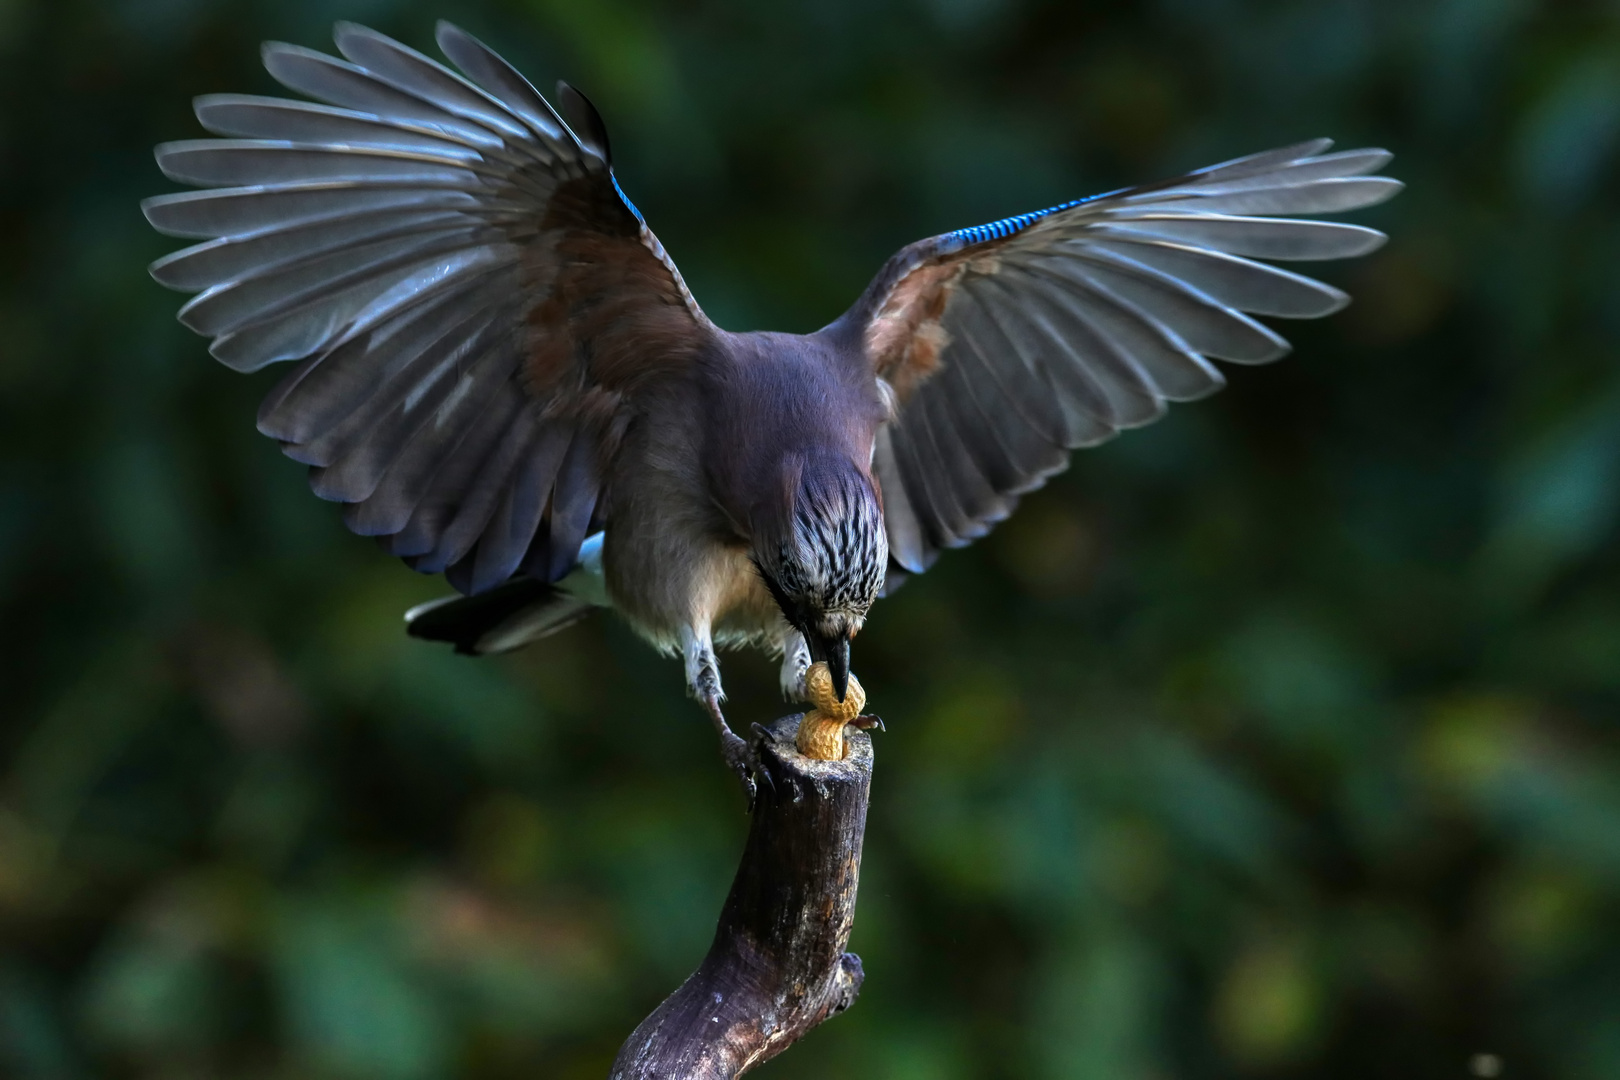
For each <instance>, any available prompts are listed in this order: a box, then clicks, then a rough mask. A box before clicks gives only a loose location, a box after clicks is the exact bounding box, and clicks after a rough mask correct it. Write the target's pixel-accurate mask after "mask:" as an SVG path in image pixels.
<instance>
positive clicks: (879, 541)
mask: <svg viewBox="0 0 1620 1080" xmlns="http://www.w3.org/2000/svg"><path fill="white" fill-rule="evenodd" d="M783 479H784V482H783V485H782V488H781V494H782V496H783V502H782V503H781V504H780V505H776V506H772V507H770V508H768V509H767V510H766V512H764V513H762V514H761V515H760V518H759V520H758V521H757V523H756V526H755V532H754V565H755V566H757V567H758V568H759V572H760V575H761V576H762V577H764V579H765V584H766V585H767V586H768V587H769V588H770V590H771V595H772V596H774V597H775V598H776V603H777V605H778V606H779V607H781V609H782V614H783V616H785V617H786V618H787V621H788V622H789V623H790V624H791V625H792V626H794V627H795V628H797V629H798V631H799V632H800V633H802V634H803V635H804V640H805V642H806V644H808V645H809V646H810V655H811V657H812V658H813V659H815V660H824V661H826V663H827V667H828V668H829V670H830V671H831V674H832V679H833V691H834V692H835V693H836V694H837V695H838V700H839V701H843V700H844V691H845V689H846V688H847V687H848V685H849V640H850V638H852V637H854V636H855V634H856V633H857V632H858V631H859V630H860V628H861V624H862V623H864V622H865V621H866V612H867V610H868V609H869V608H871V606H872V603H873V601H875V600H876V599H877V596H878V590H879V589H881V588H882V587H883V575H884V571H885V570H886V569H887V567H888V563H889V541H888V536H887V534H886V533H885V532H884V527H883V508H882V505H881V504H880V503H879V501H878V495H877V491H876V489H875V488H874V487H873V484H872V479H871V477H870V476H869V475H868V474H867V473H866V471H865V470H863V469H861V468H860V467H858V466H857V465H855V464H854V463H853V462H851V461H848V460H846V459H842V458H837V457H812V458H795V459H793V460H791V461H790V462H789V464H788V467H787V470H786V472H785V474H784V478H783Z"/></svg>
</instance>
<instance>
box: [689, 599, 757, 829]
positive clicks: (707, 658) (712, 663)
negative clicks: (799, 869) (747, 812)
mask: <svg viewBox="0 0 1620 1080" xmlns="http://www.w3.org/2000/svg"><path fill="white" fill-rule="evenodd" d="M681 655H682V657H683V658H684V659H685V661H686V687H687V690H688V691H690V693H691V694H692V696H693V697H695V698H697V700H698V703H699V704H701V705H702V706H703V708H704V711H706V712H707V713H708V714H709V720H710V721H711V722H712V723H713V724H714V730H715V734H717V735H719V736H720V756H721V757H723V758H725V759H726V764H727V765H729V766H731V771H732V772H734V773H736V774H737V778H738V779H739V780H741V781H742V786H743V792H744V794H746V795H747V796H748V804H749V805H750V806H752V805H753V803H754V793H755V790H756V789H755V786H754V777H753V773H754V769H755V767H756V765H757V763H756V762H755V760H754V753H753V751H752V750H750V749H749V748H748V744H747V743H746V742H744V741H743V740H742V739H740V738H738V737H737V733H736V732H735V731H732V730H731V725H730V724H728V723H726V717H725V714H724V713H722V712H721V711H720V703H721V702H722V701H724V700H726V692H725V690H723V689H721V686H720V659H719V658H718V657H717V656H715V655H714V641H713V639H712V638H711V637H710V634H709V628H708V627H707V626H693V627H683V628H682V629H681Z"/></svg>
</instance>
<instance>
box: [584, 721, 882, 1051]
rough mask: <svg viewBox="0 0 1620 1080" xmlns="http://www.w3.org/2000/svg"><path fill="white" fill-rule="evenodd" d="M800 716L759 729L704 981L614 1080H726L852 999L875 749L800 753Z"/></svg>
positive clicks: (655, 1018) (698, 979)
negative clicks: (752, 788)
mask: <svg viewBox="0 0 1620 1080" xmlns="http://www.w3.org/2000/svg"><path fill="white" fill-rule="evenodd" d="M798 726H799V717H798V716H789V717H784V718H783V719H781V720H778V721H776V722H775V723H773V724H771V725H770V726H769V727H768V728H766V727H756V728H755V732H756V740H755V744H754V745H755V750H756V751H757V753H758V755H759V760H760V763H761V767H762V768H763V769H764V771H765V773H766V778H765V779H763V780H762V782H761V783H760V786H759V797H758V799H757V800H756V801H755V804H754V811H753V821H752V823H751V824H750V826H749V830H748V843H747V845H746V847H745V848H744V849H743V856H742V863H741V864H740V865H739V866H738V867H737V877H736V879H735V880H734V881H733V882H732V884H731V895H730V896H728V897H727V898H726V905H725V907H724V909H722V911H721V912H720V923H719V926H718V927H717V928H716V930H715V935H714V944H713V945H711V946H710V947H709V953H708V955H707V956H705V957H704V958H703V963H702V964H701V965H699V967H698V969H697V971H695V972H693V973H692V975H691V977H690V978H688V979H687V980H686V982H684V983H683V984H681V987H680V989H678V990H676V991H675V993H673V994H671V995H670V996H669V998H668V999H667V1000H665V1001H664V1003H663V1004H662V1005H660V1006H658V1008H657V1009H655V1010H653V1013H652V1015H650V1016H648V1017H647V1019H645V1020H643V1021H642V1022H641V1024H640V1026H638V1027H637V1028H636V1030H635V1032H634V1033H633V1034H632V1035H631V1036H630V1038H629V1039H627V1040H626V1041H625V1044H624V1046H623V1048H621V1049H620V1051H619V1056H618V1059H617V1060H616V1061H615V1062H614V1063H613V1072H612V1080H731V1078H732V1077H735V1076H740V1075H742V1074H743V1073H744V1072H746V1071H748V1070H749V1069H751V1068H753V1067H754V1066H755V1065H758V1064H760V1063H761V1062H763V1061H768V1060H769V1059H771V1058H773V1057H775V1056H776V1055H777V1054H780V1053H781V1052H782V1051H783V1050H785V1049H787V1048H788V1047H789V1046H791V1045H792V1044H793V1043H794V1042H795V1041H797V1040H798V1039H800V1038H801V1037H803V1036H804V1035H805V1033H806V1032H808V1031H809V1030H810V1029H811V1028H813V1027H815V1026H816V1025H817V1024H819V1023H821V1022H822V1021H823V1020H825V1019H827V1018H828V1017H829V1016H832V1015H834V1014H836V1013H840V1012H843V1011H844V1010H845V1009H847V1008H849V1007H850V1005H851V1004H853V1003H854V1001H855V995H856V994H857V993H858V992H859V991H860V988H861V980H862V978H863V974H862V972H861V961H860V958H859V957H857V956H856V955H855V954H854V953H846V952H845V951H844V946H846V945H847V944H848V943H849V931H850V927H851V926H852V925H853V924H854V920H855V887H856V884H857V883H858V881H859V878H860V869H861V839H862V836H863V834H864V833H865V831H866V803H867V798H868V795H869V794H870V791H871V784H872V740H871V738H870V737H869V736H868V735H867V734H866V733H865V732H862V731H857V730H853V729H852V730H850V732H849V733H848V736H847V738H848V743H849V750H848V755H847V756H846V757H845V758H844V759H843V760H841V761H816V760H814V759H811V758H807V757H805V756H804V755H803V754H801V753H799V751H798V749H797V748H796V747H795V746H794V736H795V734H796V732H797V729H798Z"/></svg>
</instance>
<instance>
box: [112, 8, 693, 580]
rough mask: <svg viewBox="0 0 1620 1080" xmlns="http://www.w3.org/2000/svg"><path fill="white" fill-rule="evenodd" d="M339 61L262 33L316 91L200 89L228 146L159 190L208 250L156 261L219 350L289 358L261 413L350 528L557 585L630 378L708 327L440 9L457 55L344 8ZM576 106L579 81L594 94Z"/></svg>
mask: <svg viewBox="0 0 1620 1080" xmlns="http://www.w3.org/2000/svg"><path fill="white" fill-rule="evenodd" d="M334 36H335V40H336V42H337V46H338V50H339V51H340V52H341V53H342V58H338V57H334V56H327V55H325V54H322V53H319V52H315V51H313V50H309V49H303V48H299V47H297V46H292V45H284V44H277V43H271V44H268V45H266V46H265V47H264V50H263V57H264V62H265V67H266V69H267V70H268V71H269V72H270V74H271V75H272V76H273V77H274V78H276V79H277V80H278V81H279V82H280V83H281V84H282V85H284V86H286V87H288V88H289V89H291V90H294V91H296V92H299V93H301V94H304V95H306V96H307V97H309V98H312V99H314V101H290V100H282V99H278V98H268V97H259V96H254V95H244V94H210V95H206V96H204V97H201V98H198V99H197V102H196V113H197V117H198V119H199V121H200V122H201V123H202V125H203V126H204V128H206V129H207V130H208V131H210V132H212V133H213V134H215V135H218V136H221V137H220V138H213V139H193V140H185V141H181V142H173V143H165V144H163V145H162V146H159V147H158V148H157V159H158V164H159V167H160V168H161V169H162V170H163V172H164V173H165V175H167V176H169V177H170V178H171V179H174V180H177V181H180V182H182V183H187V184H192V185H197V186H200V187H203V188H205V189H208V190H203V191H195V192H184V193H177V194H173V195H163V196H159V197H157V198H154V199H149V200H147V201H146V202H145V203H144V204H143V209H144V210H145V212H146V214H147V217H148V219H149V220H150V221H151V222H152V224H153V226H154V227H156V228H157V229H159V230H160V231H162V232H165V233H169V234H171V235H175V236H183V237H187V238H190V239H194V240H201V241H203V242H202V243H198V244H196V245H194V246H192V247H190V248H187V249H185V250H183V251H179V252H176V253H174V254H173V255H169V256H167V257H165V258H163V259H160V260H158V261H157V262H156V263H154V264H153V266H152V274H153V276H154V277H155V278H156V279H157V280H158V281H159V282H161V283H162V284H165V285H168V286H171V287H174V288H177V289H182V290H185V291H188V292H194V293H196V294H197V295H196V296H194V297H193V298H192V299H191V300H190V301H189V302H188V303H187V304H186V305H185V306H184V307H182V309H181V312H180V318H181V321H182V322H184V323H185V324H186V325H187V326H189V327H191V328H192V329H194V330H196V331H197V332H198V333H201V334H204V335H206V336H209V337H211V338H212V339H213V341H212V344H211V346H210V351H211V352H212V353H213V354H214V356H215V357H217V358H218V359H219V360H221V361H222V362H223V363H225V364H227V365H229V366H231V367H233V368H236V369H237V370H241V371H253V370H257V369H258V368H261V367H264V366H266V365H268V364H272V363H276V362H280V361H296V362H297V363H296V366H295V367H294V368H293V370H292V371H291V373H290V374H289V375H287V376H286V377H285V378H283V379H282V380H281V382H280V383H278V384H277V386H276V387H275V389H273V390H272V391H271V392H270V394H269V395H268V396H267V397H266V398H265V400H264V402H263V404H262V405H261V407H260V411H259V427H260V429H261V430H262V431H263V432H265V433H266V434H268V435H270V436H272V437H274V438H276V439H278V440H279V441H280V442H281V443H282V447H283V450H284V451H285V452H286V453H287V454H288V455H289V456H291V457H293V458H294V459H296V460H299V461H302V462H304V463H306V464H308V465H310V466H311V473H310V482H311V485H312V487H313V488H314V489H315V492H316V494H318V495H320V496H322V497H323V498H327V499H332V500H336V501H339V502H343V503H345V504H347V505H346V508H345V510H344V520H345V522H346V523H347V524H348V525H349V527H350V528H351V529H353V530H354V531H356V532H359V533H362V534H365V535H371V536H377V537H378V538H379V539H380V542H381V543H382V545H383V546H384V547H385V548H386V549H387V550H389V551H391V552H393V553H394V554H396V555H399V556H400V557H402V558H405V559H407V560H408V561H409V562H411V563H412V564H413V565H414V566H416V568H418V569H420V570H423V571H424V572H444V573H445V574H446V575H447V576H448V577H449V578H450V579H451V580H452V581H453V582H454V583H456V584H457V585H458V586H460V587H464V588H476V589H479V590H484V589H490V588H494V587H495V586H498V585H500V584H501V583H502V582H504V581H505V580H506V579H507V578H508V577H510V576H511V575H512V574H514V573H527V574H539V575H541V576H545V577H547V578H548V580H552V579H555V578H556V577H559V576H561V575H562V574H564V573H566V572H567V571H568V570H569V569H570V568H571V567H572V565H573V562H574V560H575V558H576V556H577V552H578V550H579V545H580V542H581V541H583V539H584V536H585V530H586V528H587V527H589V526H591V525H592V524H593V523H594V524H596V525H597V526H598V527H601V525H603V524H604V522H603V521H601V520H600V519H601V516H602V511H603V508H605V506H606V502H605V500H604V499H603V498H602V491H601V488H602V484H603V483H604V477H605V476H606V475H607V469H608V464H609V462H610V461H611V459H612V455H613V454H614V452H615V451H616V448H617V446H618V441H619V439H620V438H621V437H622V433H623V431H624V428H625V424H626V422H627V417H628V416H629V415H630V414H631V412H632V411H633V410H634V408H635V398H634V395H635V393H636V392H637V390H638V389H639V388H641V387H644V386H647V385H650V384H652V383H654V382H656V380H657V379H658V378H660V377H666V376H671V377H678V376H679V375H680V373H681V372H683V371H686V370H688V365H689V364H690V363H691V361H692V360H693V359H694V358H695V356H697V355H698V354H699V353H700V352H701V351H702V349H703V348H704V347H706V342H707V341H708V340H709V335H710V334H711V333H712V327H711V326H710V324H709V323H708V321H707V319H705V318H704V317H703V315H702V312H701V311H699V310H698V308H697V305H696V303H695V302H694V301H693V300H692V298H691V295H690V293H689V292H688V291H687V289H686V286H685V284H684V283H683V282H682V281H681V280H680V275H679V273H678V272H677V271H676V270H675V267H674V264H673V263H671V262H670V260H669V257H668V255H667V254H666V253H665V252H664V249H663V247H662V245H660V244H659V243H658V240H657V238H656V237H654V236H653V235H652V233H651V232H650V231H649V230H648V229H647V227H646V224H645V222H643V221H642V219H641V216H640V214H639V212H638V211H636V209H635V208H634V207H633V206H632V205H631V204H630V203H629V201H628V200H627V199H626V198H625V197H624V194H623V192H622V191H621V190H620V188H619V185H618V181H617V180H616V179H615V178H614V176H613V174H612V170H611V168H610V167H609V164H608V161H607V158H606V154H605V151H604V148H605V146H606V136H605V134H604V133H603V131H602V130H601V124H600V119H599V118H598V117H596V116H595V114H594V111H593V112H592V113H591V118H592V130H591V131H590V133H589V137H588V139H581V138H579V137H577V136H576V134H575V132H574V131H573V130H571V129H570V128H569V126H568V125H567V124H566V123H564V122H563V120H562V119H561V118H560V117H559V116H558V114H557V112H556V111H555V110H554V109H553V108H552V107H551V106H550V105H549V104H548V103H547V102H546V101H545V99H544V98H543V97H541V96H540V94H539V93H537V92H536V91H535V90H534V88H533V87H532V86H531V85H530V84H529V83H528V81H527V80H525V79H524V78H523V77H522V76H521V75H519V74H518V73H517V72H516V71H515V70H514V69H513V68H512V67H511V66H510V65H509V64H507V63H506V62H505V61H504V60H502V59H501V58H500V57H499V56H497V55H496V54H495V53H494V52H492V51H491V50H489V49H488V47H487V46H485V45H483V44H482V43H480V42H478V41H477V40H476V39H474V38H472V37H470V36H469V35H467V34H465V33H463V32H462V31H460V30H458V29H456V28H455V27H453V26H450V25H449V24H448V23H441V24H440V25H439V27H438V32H437V38H438V40H439V43H440V45H441V48H443V49H444V51H445V54H446V55H447V56H448V57H450V58H451V60H452V61H454V62H455V63H457V64H458V65H460V66H461V68H462V73H458V72H456V71H453V70H451V69H450V68H448V67H446V66H444V65H443V64H440V63H438V62H437V61H435V60H432V59H430V58H428V57H426V56H424V55H423V54H421V53H419V52H417V51H415V50H413V49H410V48H407V47H406V46H404V45H402V44H400V43H398V42H396V41H393V40H391V39H389V38H387V37H385V36H383V35H381V34H378V33H376V32H375V31H372V30H368V29H366V28H365V27H361V26H357V25H355V24H352V23H339V24H338V25H337V28H336V31H335V35H334ZM580 100H583V99H580Z"/></svg>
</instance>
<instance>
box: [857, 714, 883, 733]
mask: <svg viewBox="0 0 1620 1080" xmlns="http://www.w3.org/2000/svg"><path fill="white" fill-rule="evenodd" d="M850 724H851V725H852V726H854V727H857V728H860V729H861V730H862V731H871V730H872V729H873V728H877V729H878V730H879V731H888V730H889V729H888V728H886V727H884V726H883V717H881V716H872V715H866V716H857V717H856V718H855V719H853V720H851V721H850Z"/></svg>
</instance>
